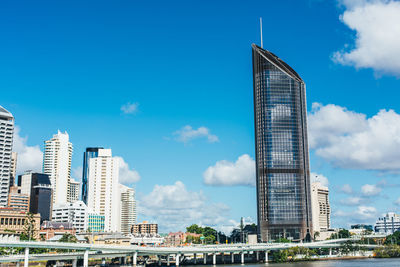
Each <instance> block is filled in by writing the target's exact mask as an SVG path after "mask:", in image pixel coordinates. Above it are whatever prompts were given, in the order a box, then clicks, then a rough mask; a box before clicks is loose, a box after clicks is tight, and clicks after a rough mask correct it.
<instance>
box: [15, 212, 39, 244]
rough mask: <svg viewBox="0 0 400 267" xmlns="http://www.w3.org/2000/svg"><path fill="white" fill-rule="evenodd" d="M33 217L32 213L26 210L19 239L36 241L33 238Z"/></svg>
mask: <svg viewBox="0 0 400 267" xmlns="http://www.w3.org/2000/svg"><path fill="white" fill-rule="evenodd" d="M35 231H37V229H35V218H34V217H33V213H30V212H28V213H27V214H26V217H25V224H24V231H23V232H22V233H21V235H20V237H19V239H20V240H22V241H36V239H35Z"/></svg>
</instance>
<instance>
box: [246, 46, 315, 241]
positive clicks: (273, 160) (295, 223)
mask: <svg viewBox="0 0 400 267" xmlns="http://www.w3.org/2000/svg"><path fill="white" fill-rule="evenodd" d="M252 50H253V87H254V120H255V139H256V142H255V147H256V175H257V216H258V227H259V230H258V231H259V234H260V237H261V240H262V241H263V242H266V241H272V240H276V239H279V238H282V237H285V238H288V239H293V240H306V241H308V240H311V237H312V218H311V203H310V202H311V201H310V198H311V196H310V170H309V154H308V142H307V122H306V113H307V112H306V99H305V97H306V93H305V84H304V81H303V80H302V79H301V78H300V76H299V75H298V74H297V73H296V72H295V71H294V70H293V69H292V68H291V67H290V66H289V65H288V64H286V63H285V62H284V61H282V60H281V59H280V58H278V57H277V56H276V55H274V54H272V53H271V52H269V51H267V50H265V49H262V48H260V47H258V46H256V45H254V44H253V45H252Z"/></svg>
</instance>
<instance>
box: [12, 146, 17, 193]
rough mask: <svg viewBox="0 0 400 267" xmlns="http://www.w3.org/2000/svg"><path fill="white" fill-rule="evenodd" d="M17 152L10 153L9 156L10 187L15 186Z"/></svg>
mask: <svg viewBox="0 0 400 267" xmlns="http://www.w3.org/2000/svg"><path fill="white" fill-rule="evenodd" d="M17 155H18V154H17V152H12V154H11V177H10V187H12V186H14V185H16V184H17V181H15V179H16V178H17V176H16V175H17Z"/></svg>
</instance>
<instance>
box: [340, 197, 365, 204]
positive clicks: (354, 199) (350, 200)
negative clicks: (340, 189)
mask: <svg viewBox="0 0 400 267" xmlns="http://www.w3.org/2000/svg"><path fill="white" fill-rule="evenodd" d="M365 201H366V200H365V199H363V198H361V197H348V198H345V199H342V200H340V203H341V204H342V205H345V206H358V205H361V204H362V203H365Z"/></svg>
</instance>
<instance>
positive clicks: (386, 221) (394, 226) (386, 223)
mask: <svg viewBox="0 0 400 267" xmlns="http://www.w3.org/2000/svg"><path fill="white" fill-rule="evenodd" d="M396 231H400V216H399V215H398V214H396V213H394V212H388V213H387V214H386V215H385V216H384V217H381V218H378V220H376V223H375V232H377V233H381V234H388V235H389V234H393V233H394V232H396Z"/></svg>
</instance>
